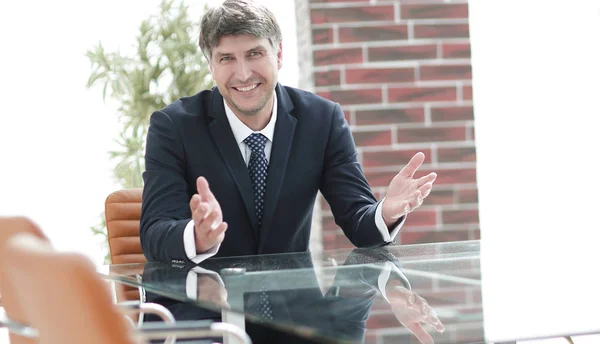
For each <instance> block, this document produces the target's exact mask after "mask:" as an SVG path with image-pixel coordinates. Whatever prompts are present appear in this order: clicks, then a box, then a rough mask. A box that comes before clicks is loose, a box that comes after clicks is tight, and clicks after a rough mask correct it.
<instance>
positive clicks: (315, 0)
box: [310, 0, 368, 4]
mask: <svg viewBox="0 0 600 344" xmlns="http://www.w3.org/2000/svg"><path fill="white" fill-rule="evenodd" d="M336 2H368V0H310V3H312V4H326V3H336Z"/></svg>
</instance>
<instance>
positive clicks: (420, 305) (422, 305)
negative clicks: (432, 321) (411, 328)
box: [415, 295, 429, 319]
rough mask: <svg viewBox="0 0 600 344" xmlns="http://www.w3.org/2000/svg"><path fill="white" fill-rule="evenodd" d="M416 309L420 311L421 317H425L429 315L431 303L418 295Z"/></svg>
mask: <svg viewBox="0 0 600 344" xmlns="http://www.w3.org/2000/svg"><path fill="white" fill-rule="evenodd" d="M415 310H416V311H417V312H418V313H419V315H420V316H421V318H423V319H424V318H426V317H427V311H428V310H429V305H428V304H427V301H425V299H424V298H422V297H420V296H419V295H416V301H415Z"/></svg>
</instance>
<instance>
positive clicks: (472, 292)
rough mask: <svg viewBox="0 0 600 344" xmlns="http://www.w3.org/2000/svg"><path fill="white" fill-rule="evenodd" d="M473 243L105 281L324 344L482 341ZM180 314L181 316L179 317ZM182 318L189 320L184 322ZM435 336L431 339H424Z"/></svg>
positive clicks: (174, 269) (153, 268) (178, 268)
mask: <svg viewBox="0 0 600 344" xmlns="http://www.w3.org/2000/svg"><path fill="white" fill-rule="evenodd" d="M479 250H480V245H479V241H465V242H449V243H436V244H420V245H402V246H388V247H383V248H376V249H354V250H336V251H323V252H317V253H310V252H306V253H287V254H273V255H261V256H243V257H227V258H211V259H208V260H206V261H204V262H202V263H200V264H199V265H192V264H184V263H170V264H169V263H158V262H152V263H145V264H129V265H107V266H101V267H99V269H98V271H99V273H100V274H102V275H103V276H104V277H105V278H107V279H110V280H114V281H117V282H120V283H124V284H128V285H131V286H141V287H143V288H144V289H145V292H146V294H147V295H148V296H149V297H148V301H152V298H153V297H154V295H158V296H162V297H168V298H170V299H172V300H176V301H177V303H178V304H177V306H174V305H175V304H173V303H172V302H171V303H170V304H169V307H168V308H170V309H171V310H172V311H173V312H174V315H175V317H176V318H178V317H180V318H181V317H184V318H185V319H186V320H189V317H190V312H191V313H192V314H193V315H192V317H194V316H197V317H198V318H202V317H205V316H206V312H202V311H201V310H200V309H199V308H198V307H197V306H200V307H202V308H205V309H207V310H211V311H215V312H219V313H220V312H222V311H225V313H224V314H238V315H243V317H244V318H246V319H247V320H248V321H253V322H259V323H261V324H264V325H266V326H272V327H274V328H277V329H278V330H280V331H285V332H289V333H293V334H294V335H297V336H300V337H303V338H309V339H311V340H312V341H314V342H323V343H354V342H365V343H418V342H428V341H430V340H431V339H433V340H434V341H435V343H472V342H483V341H484V334H483V312H482V307H481V273H480V267H479V260H480V259H479ZM178 313H180V314H178ZM184 313H185V314H184ZM430 336H431V337H430Z"/></svg>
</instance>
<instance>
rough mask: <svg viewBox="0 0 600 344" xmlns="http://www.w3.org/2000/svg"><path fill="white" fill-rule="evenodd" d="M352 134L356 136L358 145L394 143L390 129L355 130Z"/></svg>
mask: <svg viewBox="0 0 600 344" xmlns="http://www.w3.org/2000/svg"><path fill="white" fill-rule="evenodd" d="M352 136H354V141H355V142H356V146H357V147H365V146H384V145H390V144H392V132H391V131H390V130H377V131H355V132H353V133H352Z"/></svg>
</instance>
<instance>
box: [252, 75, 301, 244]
mask: <svg viewBox="0 0 600 344" xmlns="http://www.w3.org/2000/svg"><path fill="white" fill-rule="evenodd" d="M275 90H276V93H277V122H276V123H275V133H274V135H273V145H272V148H271V157H270V159H269V168H268V172H267V192H266V195H265V212H264V215H263V221H262V227H261V228H260V231H259V232H260V241H259V242H260V244H259V245H260V246H259V252H261V250H262V248H263V247H264V245H265V241H266V238H267V235H268V232H269V231H270V230H271V224H272V223H273V216H274V215H275V209H276V208H277V201H278V199H279V191H280V190H281V184H282V182H283V178H284V177H285V171H286V168H287V164H288V158H289V156H290V150H291V149H292V142H293V140H294V132H295V130H296V121H297V120H296V118H295V117H293V116H292V115H291V114H290V111H292V109H293V108H294V105H293V103H292V100H291V99H290V97H289V96H288V94H287V92H286V91H285V89H284V88H283V87H282V86H281V85H280V84H277V87H276V89H275Z"/></svg>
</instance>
